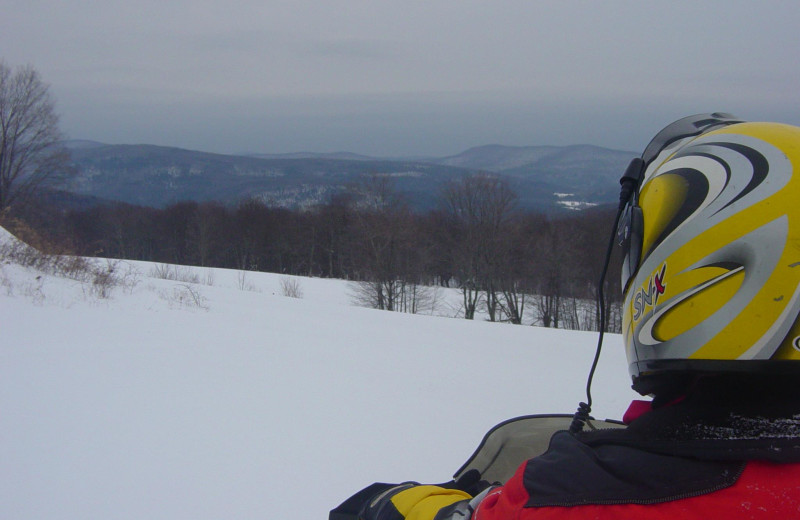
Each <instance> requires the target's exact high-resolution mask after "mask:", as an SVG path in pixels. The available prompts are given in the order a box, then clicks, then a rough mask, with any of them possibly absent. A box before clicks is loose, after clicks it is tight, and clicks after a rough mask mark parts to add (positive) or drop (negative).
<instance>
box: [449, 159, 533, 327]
mask: <svg viewBox="0 0 800 520" xmlns="http://www.w3.org/2000/svg"><path fill="white" fill-rule="evenodd" d="M442 200H443V204H444V208H445V211H446V213H447V214H448V216H449V217H450V219H451V226H452V233H451V250H452V255H453V262H454V267H455V271H456V273H457V277H458V279H459V283H460V286H461V292H462V296H463V298H464V317H465V318H467V319H473V318H474V316H475V310H476V306H477V304H478V302H479V300H480V293H481V292H483V293H484V301H485V303H486V310H487V312H488V314H489V319H490V320H491V321H495V320H496V319H497V318H498V317H499V316H498V314H499V311H500V310H501V309H500V305H501V302H500V297H499V294H500V293H502V291H503V288H502V287H501V278H502V277H503V273H504V272H506V271H507V270H508V269H509V262H510V261H511V258H510V256H511V255H510V248H511V246H512V245H513V241H512V240H510V235H509V233H510V232H511V231H512V223H513V218H514V215H515V213H516V204H517V195H516V193H515V192H514V191H513V190H512V189H511V187H510V186H509V185H508V183H507V182H506V181H505V180H504V179H502V178H500V177H497V176H493V175H488V174H478V175H473V176H469V177H464V178H461V179H459V180H457V181H453V182H451V183H449V184H448V185H447V186H446V187H445V188H444V192H443V195H442Z"/></svg>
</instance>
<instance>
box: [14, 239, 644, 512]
mask: <svg viewBox="0 0 800 520" xmlns="http://www.w3.org/2000/svg"><path fill="white" fill-rule="evenodd" d="M7 239H8V238H7V236H6V235H5V232H4V230H2V229H0V241H2V240H7ZM102 262H103V261H101V263H102ZM113 267H114V273H115V275H116V276H117V284H116V285H113V286H111V287H102V288H98V287H96V286H93V285H92V284H91V283H87V282H78V281H75V280H72V279H68V278H63V277H57V276H53V275H48V274H44V273H42V272H39V271H35V270H33V269H29V268H23V267H21V266H19V265H15V264H9V263H6V264H4V265H0V518H3V519H12V520H17V519H19V520H33V519H98V520H99V519H102V520H112V519H142V520H143V519H147V520H157V519H170V520H182V519H186V520H189V519H191V520H198V519H256V518H276V519H287V520H288V519H292V520H305V519H308V520H311V519H316V520H322V519H325V518H327V514H328V510H329V509H331V508H333V507H335V506H336V505H338V504H339V503H340V502H341V501H342V500H343V499H345V498H346V497H348V496H349V495H350V494H352V493H353V492H355V491H357V490H358V489H360V488H361V487H363V486H365V485H367V484H369V483H371V482H374V481H384V482H400V481H405V480H417V481H421V482H442V481H445V480H447V479H449V478H450V476H451V475H452V474H453V472H454V471H455V470H456V469H458V468H459V466H460V465H461V464H462V463H463V462H464V461H465V460H466V458H467V457H468V456H469V455H470V454H471V453H472V451H473V450H474V448H475V447H476V446H477V444H478V442H479V441H480V440H481V438H482V436H483V434H484V433H485V432H486V431H487V430H488V429H489V428H490V427H491V426H493V425H494V424H496V423H498V422H500V421H503V420H505V419H508V418H511V417H513V416H518V415H524V414H530V413H549V412H554V413H572V412H573V411H574V410H575V408H576V406H577V403H578V402H579V401H581V400H584V399H585V396H584V385H585V380H586V375H587V373H588V370H589V366H590V364H591V360H592V356H593V353H594V347H595V343H596V334H594V333H585V332H571V331H563V330H553V329H543V328H534V327H527V326H512V325H503V324H495V323H487V322H482V321H466V320H460V319H452V318H443V317H434V316H420V315H407V314H399V313H391V312H384V311H376V310H370V309H364V308H359V307H354V306H352V305H351V304H350V300H351V298H350V296H349V293H350V291H349V288H348V285H347V284H346V282H341V281H336V280H321V279H311V278H293V279H291V280H292V281H293V282H295V283H296V285H297V286H299V289H300V290H301V291H302V293H303V297H302V298H290V297H286V296H284V295H283V294H284V292H285V291H284V290H283V288H282V287H281V283H282V281H284V283H285V280H286V279H287V278H286V277H283V276H280V275H273V274H265V273H247V275H246V277H243V275H242V273H240V272H236V271H227V270H219V269H215V270H209V269H190V268H180V269H179V270H178V271H177V272H178V273H179V274H180V276H178V278H180V279H178V280H168V279H163V278H159V277H155V276H153V275H154V274H155V273H156V271H157V270H159V269H163V268H164V266H154V265H150V264H146V263H140V262H119V263H116V264H113ZM187 279H188V280H189V281H186V280H187ZM101 289H107V291H101ZM102 292H106V293H107V294H101V293H102ZM593 397H594V401H595V404H594V413H593V414H594V415H595V416H596V417H601V418H604V417H611V418H618V417H619V416H620V415H621V414H622V412H623V411H624V409H625V408H626V406H627V404H628V402H629V400H630V399H632V398H635V397H637V396H636V394H634V393H633V392H632V391H631V390H630V388H629V379H628V375H627V369H626V364H625V356H624V353H623V351H622V346H621V339H620V337H619V336H616V335H607V336H606V344H605V348H604V353H603V356H602V357H601V361H600V366H599V368H598V372H597V375H596V377H595V384H594V386H593Z"/></svg>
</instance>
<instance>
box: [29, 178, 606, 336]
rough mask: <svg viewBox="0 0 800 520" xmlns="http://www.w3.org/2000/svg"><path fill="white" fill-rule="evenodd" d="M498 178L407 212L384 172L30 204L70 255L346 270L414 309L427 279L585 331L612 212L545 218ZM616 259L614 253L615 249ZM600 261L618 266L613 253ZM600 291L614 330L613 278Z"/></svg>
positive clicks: (457, 184)
mask: <svg viewBox="0 0 800 520" xmlns="http://www.w3.org/2000/svg"><path fill="white" fill-rule="evenodd" d="M516 203H517V199H516V195H515V194H514V192H513V191H512V190H511V189H510V188H509V186H508V184H507V183H506V182H505V181H504V180H503V179H502V178H500V177H497V176H492V175H475V176H471V177H464V178H462V179H460V180H457V181H453V182H451V183H450V184H448V185H447V186H446V187H445V189H444V190H443V191H442V193H441V204H440V207H439V209H437V210H435V211H430V212H428V213H422V214H420V213H415V212H413V211H411V210H410V209H409V206H408V204H406V203H405V201H404V200H403V199H402V197H401V196H400V195H399V194H398V193H396V192H395V191H394V190H393V189H392V186H391V184H390V180H389V179H388V178H386V177H379V176H375V177H371V178H367V179H365V180H364V182H362V183H361V184H359V185H357V186H353V187H352V189H350V190H349V191H348V192H347V193H344V194H340V195H337V196H334V197H333V198H331V199H330V200H329V201H328V202H327V203H326V204H323V205H320V206H318V207H315V208H313V209H312V210H304V211H299V210H288V209H284V208H274V207H269V206H267V205H265V204H264V203H262V202H259V201H256V200H248V201H244V202H242V203H240V204H239V205H238V206H236V207H227V206H223V205H221V204H219V203H213V202H206V203H197V202H180V203H176V204H173V205H171V206H168V207H166V208H163V209H156V208H149V207H140V206H133V205H128V204H122V203H116V204H108V205H101V206H96V207H91V208H87V209H80V210H71V211H67V212H62V213H60V214H57V215H54V214H48V215H47V216H42V215H39V216H36V215H35V214H31V215H28V216H27V217H26V220H28V221H29V222H35V221H36V220H37V219H38V220H39V223H38V224H37V225H35V227H38V228H42V229H47V230H48V232H49V233H50V234H52V235H53V236H55V237H57V238H58V240H59V241H60V242H62V243H63V242H68V243H69V244H70V246H71V249H72V250H73V251H75V252H76V253H77V254H80V255H86V256H104V257H111V258H124V259H133V260H145V261H152V262H165V263H174V264H182V265H196V266H206V267H225V268H232V269H240V270H259V271H266V272H275V273H284V274H292V275H302V276H316V277H328V278H339V279H346V280H352V281H354V282H358V285H359V289H358V299H359V300H360V301H361V303H363V304H365V305H369V306H371V307H375V308H379V309H386V310H392V311H402V312H417V310H418V309H419V308H420V307H421V306H423V304H424V303H425V300H426V298H430V292H429V290H428V289H427V288H430V287H435V286H443V287H450V288H456V289H458V290H459V291H460V293H461V296H462V304H461V309H460V311H459V315H460V316H462V317H464V318H467V319H473V318H475V317H476V314H477V315H481V316H487V317H488V319H490V320H492V321H505V322H510V323H515V324H521V323H534V324H537V325H542V326H546V327H561V328H571V329H584V330H596V329H597V327H598V323H597V315H596V313H595V312H594V303H593V302H594V300H595V298H596V296H597V287H596V285H597V281H598V278H599V275H600V270H601V268H602V265H601V262H602V258H603V254H604V249H605V247H606V241H607V237H608V232H609V231H608V230H609V226H610V225H611V220H612V219H613V213H611V212H610V211H608V210H602V209H599V210H590V211H586V212H580V213H575V214H573V215H570V216H569V217H559V218H553V217H548V216H546V215H544V214H542V213H536V212H524V211H520V210H519V209H518V208H517V204H516ZM614 261H615V262H617V261H618V260H617V258H616V257H615V259H614ZM610 272H611V273H614V272H619V271H618V267H616V266H612V268H611V270H610ZM605 294H606V297H607V299H608V301H607V304H608V306H609V309H611V312H609V313H608V317H607V323H606V329H607V330H611V331H618V330H619V328H620V320H619V280H618V277H617V276H614V275H611V276H609V277H608V280H607V281H606V289H605Z"/></svg>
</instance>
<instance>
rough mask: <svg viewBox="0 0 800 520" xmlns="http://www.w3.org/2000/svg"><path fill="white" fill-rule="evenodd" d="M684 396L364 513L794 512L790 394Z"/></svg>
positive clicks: (797, 512)
mask: <svg viewBox="0 0 800 520" xmlns="http://www.w3.org/2000/svg"><path fill="white" fill-rule="evenodd" d="M796 395H797V394H796V393H794V394H791V395H788V396H786V398H785V399H783V400H781V398H780V396H777V395H775V394H771V395H770V396H767V397H770V398H769V399H766V398H764V396H760V397H759V398H758V399H750V400H749V401H746V402H745V401H743V400H735V399H729V400H728V401H726V403H727V405H730V403H731V402H733V403H735V404H734V405H731V406H725V407H723V406H719V405H718V404H719V401H716V402H715V401H713V400H704V397H703V396H702V395H701V396H695V397H691V398H687V399H685V400H684V401H682V402H680V403H678V404H675V405H674V406H666V407H662V408H659V409H657V410H655V411H652V412H649V413H646V414H644V415H643V416H641V417H639V418H638V419H636V420H634V421H633V422H631V424H630V425H629V426H628V427H627V428H624V429H612V430H598V431H593V432H584V433H579V434H571V433H569V432H566V431H562V432H558V433H556V434H555V435H553V437H552V438H551V440H550V446H549V448H548V450H547V451H546V452H545V453H544V454H542V455H540V456H538V457H535V458H532V459H530V460H528V461H526V462H524V463H523V464H522V465H521V466H520V467H519V469H518V470H517V471H516V473H515V474H514V476H513V477H511V479H510V480H508V481H507V482H506V483H505V484H504V485H502V486H497V487H495V488H493V489H490V490H488V494H485V496H481V495H479V496H478V497H476V498H475V499H472V500H469V499H468V498H467V499H465V498H466V497H468V496H469V495H466V496H465V494H464V493H463V491H460V490H458V489H453V488H458V487H459V483H452V484H450V485H446V486H444V487H437V486H418V485H416V484H413V483H407V484H406V485H404V486H398V487H396V488H392V489H390V490H387V491H385V492H384V493H383V494H382V495H381V496H379V497H373V499H372V500H371V501H369V505H368V507H367V508H366V509H365V510H362V512H361V514H359V515H358V518H360V519H363V520H412V519H413V520H465V519H470V516H471V519H470V520H547V519H553V520H571V519H575V520H578V519H580V520H603V519H615V520H617V519H619V520H623V519H636V520H649V519H663V520H677V519H680V520H687V519H702V520H716V519H723V520H741V519H780V520H786V519H793V518H797V519H800V400H798V399H796V397H795V396H796Z"/></svg>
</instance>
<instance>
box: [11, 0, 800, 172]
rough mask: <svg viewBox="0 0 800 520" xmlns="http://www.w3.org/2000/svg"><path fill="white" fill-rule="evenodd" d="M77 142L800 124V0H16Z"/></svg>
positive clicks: (482, 138)
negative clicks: (688, 119)
mask: <svg viewBox="0 0 800 520" xmlns="http://www.w3.org/2000/svg"><path fill="white" fill-rule="evenodd" d="M0 8H2V11H1V12H2V16H1V17H0V58H2V59H4V60H5V62H6V63H7V64H8V65H11V66H16V65H20V64H30V65H33V66H34V67H35V68H36V69H38V70H39V72H40V73H41V75H42V77H43V79H44V80H45V81H46V82H47V83H49V84H50V86H51V91H52V93H53V95H54V96H55V98H56V101H57V110H58V112H59V113H60V114H61V126H62V130H64V131H65V132H66V133H67V134H68V136H69V137H70V138H72V139H91V140H96V141H102V142H107V143H151V144H160V145H168V146H179V147H184V148H192V149H199V150H206V151H214V152H223V153H235V152H242V151H252V152H265V153H282V152H295V151H320V152H332V151H351V152H356V153H362V154H370V155H383V156H391V155H451V154H455V153H458V152H460V151H463V150H464V149H466V148H469V147H471V146H476V145H482V144H493V143H498V144H506V145H546V144H547V145H565V144H582V143H588V144H595V145H599V146H605V147H609V148H615V149H622V150H631V151H640V150H641V149H642V148H643V147H644V146H645V145H646V144H647V142H648V141H649V139H650V138H651V137H652V136H653V134H654V133H655V132H657V131H658V130H660V129H661V127H663V126H664V125H665V124H667V123H669V122H671V121H672V120H674V119H677V118H679V117H683V116H685V115H689V114H692V113H697V112H708V111H715V110H721V111H728V112H732V113H734V114H736V115H737V116H739V117H742V118H745V119H750V120H767V119H768V120H775V121H782V122H787V123H793V124H800V103H798V101H800V67H798V65H797V62H798V56H797V55H798V52H800V51H798V49H800V29H799V28H798V27H800V3H796V2H794V1H788V0H787V1H760V2H755V1H738V0H727V1H722V0H720V1H705V2H704V1H702V0H692V1H687V2H683V1H680V2H677V1H669V2H668V1H660V2H649V1H618V0H605V1H593V2H589V1H586V2H578V1H572V0H566V1H565V0H558V1H537V0H521V1H501V0H495V1H488V0H487V1H477V0H458V1H456V0H453V1H442V0H424V1H416V0H406V1H392V2H388V1H381V0H367V1H362V0H358V1H349V0H341V1H327V2H326V1H321V0H315V1H309V0H288V1H274V0H136V1H131V0H124V1H122V0H104V1H102V2H95V1H85V0H71V1H63V0H0Z"/></svg>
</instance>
